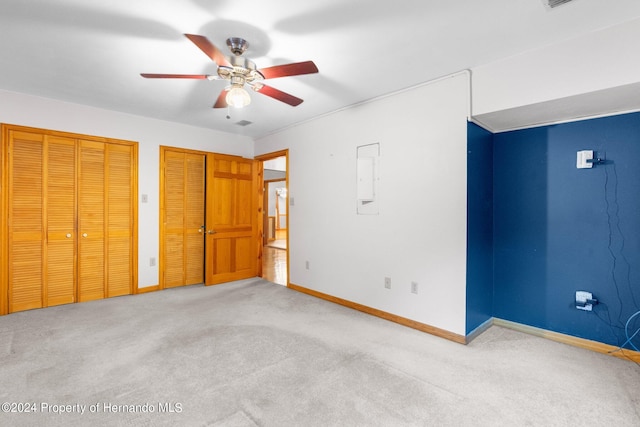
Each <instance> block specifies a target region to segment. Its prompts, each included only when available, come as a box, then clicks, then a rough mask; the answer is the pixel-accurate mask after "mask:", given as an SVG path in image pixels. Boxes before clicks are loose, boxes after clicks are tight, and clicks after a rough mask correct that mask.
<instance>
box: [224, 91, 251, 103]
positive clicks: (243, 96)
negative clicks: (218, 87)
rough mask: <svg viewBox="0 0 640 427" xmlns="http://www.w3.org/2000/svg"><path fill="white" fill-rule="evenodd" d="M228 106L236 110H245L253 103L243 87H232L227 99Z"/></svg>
mask: <svg viewBox="0 0 640 427" xmlns="http://www.w3.org/2000/svg"><path fill="white" fill-rule="evenodd" d="M225 100H226V101H227V105H228V106H230V107H234V108H243V107H246V106H247V105H249V104H250V103H251V97H250V96H249V93H248V92H247V91H246V90H244V88H243V87H242V86H232V87H231V89H229V91H228V92H227V96H226V97H225Z"/></svg>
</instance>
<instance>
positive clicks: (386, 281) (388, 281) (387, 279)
mask: <svg viewBox="0 0 640 427" xmlns="http://www.w3.org/2000/svg"><path fill="white" fill-rule="evenodd" d="M384 287H385V288H387V289H391V277H385V278H384Z"/></svg>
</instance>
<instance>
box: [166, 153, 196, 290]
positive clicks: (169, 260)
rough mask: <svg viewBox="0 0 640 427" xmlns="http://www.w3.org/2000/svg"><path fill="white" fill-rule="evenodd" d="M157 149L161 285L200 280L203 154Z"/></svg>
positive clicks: (169, 285) (174, 284)
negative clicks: (160, 205) (158, 159)
mask: <svg viewBox="0 0 640 427" xmlns="http://www.w3.org/2000/svg"><path fill="white" fill-rule="evenodd" d="M161 150H162V151H161V157H162V160H161V164H162V176H161V178H162V180H161V195H162V207H161V210H162V229H161V233H160V234H161V259H160V265H161V268H162V269H161V273H160V275H161V277H160V282H161V287H162V288H171V287H176V286H185V285H193V284H198V283H204V235H203V231H204V215H205V214H204V212H205V154H203V153H196V152H191V151H188V150H180V149H168V148H165V147H162V149H161Z"/></svg>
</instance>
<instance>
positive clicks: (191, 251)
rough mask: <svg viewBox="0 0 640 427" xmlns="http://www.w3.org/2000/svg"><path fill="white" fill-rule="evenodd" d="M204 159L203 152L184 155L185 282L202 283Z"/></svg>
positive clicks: (190, 283)
mask: <svg viewBox="0 0 640 427" xmlns="http://www.w3.org/2000/svg"><path fill="white" fill-rule="evenodd" d="M204 161H205V156H204V155H203V154H187V155H186V164H187V171H186V188H185V192H186V200H185V207H184V216H185V230H184V232H185V235H186V238H185V241H186V250H185V257H186V263H185V271H186V284H187V285H193V284H197V283H204V234H203V231H204V230H203V229H202V228H201V226H202V225H203V224H204V172H205V171H204Z"/></svg>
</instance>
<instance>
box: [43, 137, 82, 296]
mask: <svg viewBox="0 0 640 427" xmlns="http://www.w3.org/2000/svg"><path fill="white" fill-rule="evenodd" d="M45 140H46V143H47V144H46V183H45V188H46V194H45V199H46V235H47V239H46V245H45V259H46V263H45V280H44V281H43V285H44V291H45V300H46V305H47V306H48V307H51V306H54V305H60V304H69V303H72V302H76V272H77V263H76V251H77V233H76V218H77V206H76V186H77V185H76V141H75V139H73V138H66V137H61V136H45Z"/></svg>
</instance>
